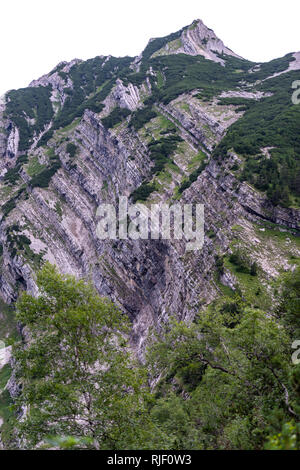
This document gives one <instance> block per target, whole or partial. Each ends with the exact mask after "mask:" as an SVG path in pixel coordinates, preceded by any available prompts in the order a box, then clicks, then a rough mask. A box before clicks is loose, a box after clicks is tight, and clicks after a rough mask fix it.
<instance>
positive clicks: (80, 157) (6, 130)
mask: <svg viewBox="0 0 300 470" xmlns="http://www.w3.org/2000/svg"><path fill="white" fill-rule="evenodd" d="M178 45H179V47H178V48H177V49H176V48H175V46H176V45H175V44H173V45H171V46H170V44H169V45H168V44H167V46H165V50H166V51H167V53H170V54H171V53H172V54H173V53H178V52H182V53H185V54H189V55H192V56H196V55H202V56H204V57H206V58H207V59H210V60H212V61H217V62H221V63H223V60H222V59H221V58H220V57H219V56H218V55H216V53H218V54H227V55H231V56H235V57H237V56H236V55H235V54H234V53H233V52H232V51H230V50H229V49H228V48H226V47H225V46H224V44H223V43H222V41H220V40H219V39H218V38H216V36H215V35H214V33H213V32H212V31H211V30H209V29H208V28H207V27H206V26H205V25H204V24H203V23H202V22H201V21H200V20H197V21H196V22H194V23H193V24H192V25H191V26H190V27H189V28H187V29H184V31H183V32H182V34H181V38H180V42H179V43H177V46H178ZM172 47H173V48H174V49H172ZM171 49H172V50H171ZM162 53H163V51H162V50H158V51H156V55H157V56H160V55H161V54H162ZM100 59H101V60H102V58H100ZM109 61H110V58H105V60H104V59H103V63H102V65H101V67H102V68H103V70H104V68H105V67H107V66H108V65H109ZM80 63H81V62H80V61H78V60H75V61H72V62H71V63H68V64H67V63H62V64H59V66H58V67H57V68H56V69H55V70H54V71H52V72H51V73H50V74H48V75H45V76H43V77H41V78H40V79H39V80H35V81H34V82H32V83H31V86H32V87H33V86H34V87H47V86H51V90H52V91H51V97H50V100H51V105H52V108H53V113H54V114H53V117H52V118H51V121H49V122H47V123H46V124H45V125H44V127H43V129H42V130H39V132H38V133H35V134H34V137H33V144H31V145H30V148H28V150H27V151H26V152H20V150H19V139H20V130H19V129H18V126H16V124H15V123H14V122H13V120H12V119H11V118H9V117H7V116H5V109H6V108H5V107H6V105H5V102H2V104H0V121H1V122H0V156H1V166H0V170H1V185H0V191H1V203H2V205H3V206H2V207H4V208H5V211H3V216H2V220H1V223H0V242H1V245H2V246H3V254H2V257H1V273H0V294H1V296H2V297H3V298H4V299H5V301H7V302H12V301H14V300H16V298H17V296H18V295H19V293H20V291H21V290H23V289H27V290H28V291H29V292H31V293H33V294H37V287H36V284H35V277H34V272H35V271H36V270H37V269H38V268H39V267H40V266H41V264H42V263H43V262H44V261H46V260H48V261H50V262H51V263H55V264H56V265H57V266H58V268H59V269H60V271H61V272H64V273H71V274H74V275H75V276H77V277H83V278H86V279H91V280H92V281H93V283H94V285H95V287H96V288H97V290H98V292H99V293H100V294H101V295H105V296H109V297H110V298H111V299H112V300H114V301H116V302H117V303H118V305H119V306H120V308H121V309H122V310H123V311H124V312H126V313H127V314H128V315H129V317H130V319H131V320H132V324H133V328H132V344H133V346H134V347H135V349H136V351H137V352H138V353H142V351H143V347H144V344H145V340H146V337H147V331H148V329H149V326H151V325H155V326H157V327H159V325H160V324H161V323H164V322H166V321H167V320H168V318H169V316H170V315H176V316H177V317H178V318H180V319H193V318H194V316H195V315H196V314H197V312H199V310H201V308H202V307H203V306H205V305H207V304H209V303H210V302H211V301H212V300H213V299H215V298H217V297H218V296H219V295H220V294H221V293H222V292H221V290H220V283H219V279H218V276H216V257H217V256H218V255H224V254H227V253H229V252H230V250H231V247H232V242H233V240H234V238H235V233H234V231H233V230H232V227H234V226H235V225H237V224H238V225H239V226H242V227H244V229H245V234H246V235H245V237H244V239H243V243H244V244H245V246H249V247H252V248H253V259H254V260H256V261H257V263H258V264H259V266H260V267H261V269H262V270H264V272H265V275H266V279H267V278H268V279H270V278H271V277H272V276H275V275H276V273H278V270H279V267H278V266H277V264H276V263H277V261H276V260H274V259H272V256H270V257H269V258H268V256H267V254H266V255H265V257H264V258H263V259H262V258H261V257H260V256H259V253H257V246H258V244H259V243H260V240H259V233H258V232H255V230H256V228H255V227H256V224H257V223H259V222H262V221H270V222H273V223H275V224H278V225H279V226H284V227H285V229H286V227H289V228H292V229H298V230H299V228H300V213H299V211H297V210H295V209H285V208H281V207H275V206H273V205H272V204H271V203H270V201H269V200H268V199H267V197H266V196H265V195H263V194H261V193H259V192H257V191H256V190H254V189H253V188H252V187H250V186H249V185H248V184H247V183H245V182H244V183H241V182H240V180H239V179H238V178H237V177H236V175H235V173H234V171H232V168H233V167H234V165H237V166H241V165H242V163H243V162H242V160H241V159H240V157H239V156H238V155H237V154H235V153H234V152H232V153H231V155H230V156H229V157H228V159H227V160H224V161H220V160H219V159H217V158H215V157H214V156H213V150H214V148H215V147H216V145H217V144H218V143H219V142H220V141H221V140H222V139H223V137H224V136H225V135H226V133H227V131H228V128H229V127H230V126H231V124H233V123H234V122H236V121H237V120H238V119H240V118H241V117H242V116H243V113H244V112H243V111H239V110H237V109H236V106H232V105H230V104H229V105H227V104H220V105H219V104H218V102H219V100H220V98H222V97H224V96H225V97H228V96H232V95H230V94H227V95H226V94H225V95H222V94H221V93H220V94H219V95H216V96H214V97H213V98H212V99H210V100H201V99H199V97H197V95H198V94H199V91H200V90H199V89H195V90H193V91H187V92H184V93H181V94H179V95H178V96H177V97H176V98H174V99H172V100H170V101H169V102H167V103H165V102H160V101H155V100H154V104H153V110H154V111H155V113H154V114H152V115H151V117H150V119H149V121H146V122H144V123H143V124H142V125H141V126H140V127H138V126H137V128H135V127H134V126H132V125H130V123H129V120H128V118H124V119H123V118H121V119H120V121H117V124H116V125H112V127H110V128H106V127H105V126H104V125H103V122H102V119H103V118H104V117H107V116H109V115H110V113H112V112H113V111H114V110H119V112H120V110H122V109H127V110H129V111H130V112H131V113H132V115H134V113H135V112H136V111H138V110H145V109H147V106H149V104H147V99H149V97H151V96H152V93H153V87H154V86H156V85H155V83H156V82H157V81H158V75H157V74H156V73H154V72H153V71H152V70H151V69H149V70H148V71H147V73H146V74H145V77H144V78H142V79H140V77H139V76H138V77H137V76H135V75H134V77H133V78H132V82H131V81H130V79H129V78H128V80H125V79H124V76H122V77H117V78H115V76H114V75H112V77H113V78H112V79H111V78H110V76H108V78H107V77H106V76H105V78H104V81H103V83H102V84H101V85H100V86H99V85H97V86H96V87H94V88H93V87H92V88H91V90H92V91H91V90H90V89H89V92H88V93H89V94H88V98H87V99H94V98H95V97H96V98H97V97H98V96H100V95H101V93H102V90H103V88H104V87H105V86H107V85H108V84H109V83H110V80H114V82H113V83H112V85H111V86H110V88H109V91H108V93H107V94H106V96H105V97H104V98H103V99H102V98H101V99H102V102H101V104H102V106H101V107H99V110H97V109H96V110H95V106H96V107H97V106H98V105H99V103H98V102H97V101H95V102H93V106H91V105H90V103H89V106H88V105H87V106H86V109H84V111H83V112H82V113H81V114H76V113H75V114H74V116H73V115H72V117H73V119H72V120H71V122H70V123H68V124H67V125H65V126H61V127H58V128H53V129H52V125H53V122H55V119H57V118H58V117H60V116H61V111H62V110H64V109H65V108H64V107H65V106H66V105H68V100H69V96H72V93H73V94H74V93H77V95H76V96H78V95H79V96H80V93H83V91H82V90H83V88H82V87H81V88H79V89H76V87H75V84H74V82H73V81H72V79H71V76H70V74H69V72H70V70H71V69H72V67H74V66H77V65H78V64H80ZM136 63H137V61H136V59H133V61H132V63H131V64H130V67H131V69H130V73H133V71H134V70H133V69H134V64H136ZM113 67H115V65H114V66H112V70H113V72H112V74H115V70H114V69H113ZM101 70H102V69H101ZM126 73H129V72H128V70H126ZM162 77H163V74H162ZM84 80H87V79H86V77H84V79H83V83H84ZM82 86H83V85H82ZM93 86H94V84H93ZM239 86H240V85H239ZM232 93H238V95H236V94H235V95H234V96H239V97H241V96H244V97H245V93H248V95H247V98H249V99H252V100H258V99H260V98H262V97H263V96H265V95H264V94H263V93H262V92H257V93H256V92H255V91H253V90H252V89H251V90H250V91H248V92H243V91H241V90H238V91H237V90H235V92H232ZM241 93H244V95H241ZM99 99H100V98H99ZM95 103H96V104H95ZM91 108H93V109H91ZM71 111H72V112H73V109H72V110H71ZM71 111H70V112H71ZM51 129H52V130H53V133H52V135H51V136H50V138H49V139H48V140H47V143H46V144H45V145H39V144H40V141H41V139H42V138H43V136H44V135H45V134H46V133H47V132H48V131H49V130H51ZM174 133H175V134H176V135H177V136H179V137H180V138H181V139H182V140H181V141H180V144H179V145H178V146H177V149H176V151H175V152H174V154H173V155H172V161H170V162H168V164H167V165H166V167H165V168H164V169H163V170H162V171H161V172H160V173H158V174H157V175H156V176H155V177H153V171H152V170H153V167H154V162H153V157H152V155H151V146H150V147H149V143H151V142H153V140H159V139H163V136H164V135H168V136H169V137H170V136H172V135H174ZM69 144H73V145H74V146H75V148H76V152H75V155H73V156H71V155H70V152H69V150H68V145H69ZM24 154H25V155H26V156H27V161H26V162H25V163H24V164H22V166H20V169H19V172H18V174H17V177H16V178H15V182H14V184H7V180H5V173H6V172H7V170H8V169H9V168H11V167H13V168H15V167H16V165H17V163H16V161H17V159H18V158H19V157H22V156H23V157H24ZM55 156H56V158H58V160H59V162H60V167H59V168H58V169H57V171H55V172H54V173H53V175H52V177H51V178H50V180H49V182H48V185H44V186H43V185H42V187H41V186H40V187H39V185H33V184H32V178H34V177H35V176H36V175H40V174H42V171H43V170H44V169H45V168H48V167H49V165H51V164H52V163H51V162H52V161H53V158H54V157H55ZM51 159H52V160H51ZM200 162H201V164H202V165H203V168H202V171H201V172H199V174H197V178H195V179H194V180H191V184H190V185H189V187H188V188H187V189H186V190H185V191H183V192H182V195H181V201H182V202H183V203H194V204H195V203H200V204H204V206H205V241H204V246H203V249H202V250H199V251H196V252H186V250H185V243H184V242H183V241H176V240H171V241H167V240H146V241H145V240H138V241H133V240H99V238H98V237H97V233H96V227H97V221H98V220H97V216H96V211H97V207H98V206H99V204H101V203H113V204H115V205H117V203H118V199H119V197H120V196H128V197H130V195H131V194H132V192H133V191H134V190H136V189H137V188H139V187H140V186H141V184H142V183H144V182H147V181H148V182H150V181H154V182H155V185H156V186H155V188H156V189H155V191H154V192H153V193H152V194H151V196H150V197H149V198H148V200H147V202H146V204H150V203H152V202H157V203H160V204H162V203H167V202H173V203H174V202H176V201H177V200H178V199H179V193H178V192H177V193H176V191H178V188H179V187H180V185H182V183H183V182H185V181H186V180H187V178H189V176H190V175H191V173H192V172H193V171H195V170H196V169H197V167H198V166H199V164H200ZM153 178H154V179H153ZM8 203H9V204H10V206H8V208H7V204H8ZM16 225H17V228H16ZM257 233H258V235H257ZM255 234H256V235H255ZM20 235H24V236H25V237H27V239H28V240H29V243H27V244H26V246H25V245H24V246H23V249H22V247H20V244H18V240H19V238H18V237H20ZM253 240H256V241H255V242H253ZM252 242H253V243H254V244H253V243H252ZM249 249H250V248H249ZM297 250H298V249H297V248H295V247H294V246H291V247H290V248H289V253H291V252H292V253H293V254H294V255H295V256H298V255H299V250H298V251H297ZM284 256H285V254H284V255H282V260H283V259H284ZM286 256H288V255H286ZM285 263H286V265H288V260H287V259H286V261H285ZM236 282H237V280H236V278H235V277H234V275H232V274H230V272H228V271H226V270H225V272H224V273H223V275H222V277H221V283H223V284H224V285H227V286H230V287H231V288H232V289H234V288H235V284H236Z"/></svg>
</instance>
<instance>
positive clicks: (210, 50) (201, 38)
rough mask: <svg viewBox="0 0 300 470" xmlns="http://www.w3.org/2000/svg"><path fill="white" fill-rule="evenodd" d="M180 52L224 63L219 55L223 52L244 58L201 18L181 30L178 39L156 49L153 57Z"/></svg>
mask: <svg viewBox="0 0 300 470" xmlns="http://www.w3.org/2000/svg"><path fill="white" fill-rule="evenodd" d="M171 36H173V35H171ZM180 53H183V54H188V55H193V56H196V55H202V56H203V57H205V58H206V59H210V60H213V61H214V62H219V63H222V64H223V63H224V60H223V59H222V58H220V57H219V55H222V54H226V55H231V56H234V57H237V58H240V59H242V57H240V56H239V55H237V54H235V53H234V52H233V51H232V50H231V49H229V48H228V47H226V46H225V45H224V43H223V41H221V39H219V38H218V37H217V36H216V34H215V33H214V31H213V30H212V29H210V28H208V27H207V26H206V25H205V24H204V23H203V21H202V20H201V19H196V20H194V21H193V22H192V23H191V24H190V25H189V26H186V27H185V28H183V29H182V30H181V31H179V32H178V36H177V38H176V39H173V40H170V41H169V42H167V43H166V44H165V45H164V46H163V47H162V48H161V49H159V50H157V51H155V53H154V54H153V56H152V57H156V56H160V55H172V54H180Z"/></svg>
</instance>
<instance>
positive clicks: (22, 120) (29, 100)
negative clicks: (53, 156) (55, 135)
mask: <svg viewBox="0 0 300 470" xmlns="http://www.w3.org/2000/svg"><path fill="white" fill-rule="evenodd" d="M51 91H52V87H51V86H47V87H43V86H39V87H28V88H21V89H20V90H12V91H10V92H9V93H7V104H6V113H7V115H8V116H9V118H10V119H11V120H12V121H13V123H14V124H15V125H16V126H17V127H18V129H19V131H20V142H19V150H20V151H24V150H27V149H28V147H29V145H30V144H31V143H32V137H33V135H34V132H36V133H39V132H41V131H42V130H43V129H44V127H45V125H47V124H49V122H50V121H51V119H52V117H53V114H54V112H53V108H52V103H51V101H50V97H51ZM26 118H30V119H34V120H35V123H34V124H30V123H29V122H28V121H27V119H26Z"/></svg>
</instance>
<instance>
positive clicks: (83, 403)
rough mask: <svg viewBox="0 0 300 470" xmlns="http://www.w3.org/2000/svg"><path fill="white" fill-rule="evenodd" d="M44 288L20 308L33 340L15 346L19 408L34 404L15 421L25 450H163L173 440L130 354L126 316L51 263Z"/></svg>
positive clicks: (41, 284) (41, 277)
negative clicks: (158, 420)
mask: <svg viewBox="0 0 300 470" xmlns="http://www.w3.org/2000/svg"><path fill="white" fill-rule="evenodd" d="M37 282H38V286H39V288H40V295H39V297H37V298H34V297H32V296H30V295H28V294H25V293H24V294H23V296H22V297H21V298H20V299H19V301H18V303H17V319H18V321H20V322H21V323H22V324H23V325H26V327H27V329H28V332H29V334H30V343H28V344H27V347H26V348H24V347H23V345H22V344H21V343H19V344H16V345H15V347H14V355H15V357H16V359H17V365H16V374H17V378H19V379H21V380H22V383H23V387H22V391H21V394H20V396H19V397H17V399H16V403H15V410H18V406H23V405H25V404H26V406H28V408H27V409H28V412H27V413H26V415H25V416H24V418H25V419H24V420H22V421H19V422H18V423H16V426H17V436H18V438H19V439H20V442H21V447H23V448H33V447H36V446H37V447H41V446H44V445H47V440H48V439H49V438H52V439H53V438H54V439H59V438H60V437H64V438H65V437H68V438H74V440H75V442H79V447H81V448H94V449H145V448H147V449H151V448H157V447H158V446H160V443H161V442H162V443H163V442H164V439H166V437H165V436H164V433H162V432H161V431H160V430H159V429H157V428H156V427H155V424H154V423H153V422H151V420H150V419H149V413H148V412H147V404H148V396H149V391H148V390H147V386H146V375H145V374H144V372H143V370H142V368H140V367H139V366H138V365H137V364H135V362H134V361H133V359H132V358H131V357H130V355H129V352H128V348H127V341H126V336H127V333H128V326H129V324H128V321H127V319H126V317H124V315H122V314H121V312H120V311H119V310H118V309H117V308H116V307H115V306H114V305H113V304H112V303H111V302H110V301H109V300H107V299H101V298H99V297H98V295H97V293H96V291H95V290H94V288H93V287H92V286H91V285H89V284H85V283H84V282H83V281H76V280H75V278H73V277H71V276H61V275H60V274H58V272H57V271H56V269H55V268H54V267H52V266H50V265H48V264H47V265H45V267H44V268H43V270H42V271H40V272H39V274H38V276H37ZM149 398H150V396H149ZM77 438H79V441H77ZM82 438H84V439H82ZM48 442H49V441H48ZM18 446H19V447H20V445H18ZM75 447H76V445H75Z"/></svg>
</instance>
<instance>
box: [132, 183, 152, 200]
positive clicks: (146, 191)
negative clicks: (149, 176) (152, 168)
mask: <svg viewBox="0 0 300 470" xmlns="http://www.w3.org/2000/svg"><path fill="white" fill-rule="evenodd" d="M154 191H156V185H155V184H150V183H143V184H141V186H139V187H138V188H137V189H136V190H135V191H133V192H132V194H131V198H132V201H133V203H136V202H137V201H146V200H147V199H148V197H149V196H150V194H151V193H153V192H154Z"/></svg>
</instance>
